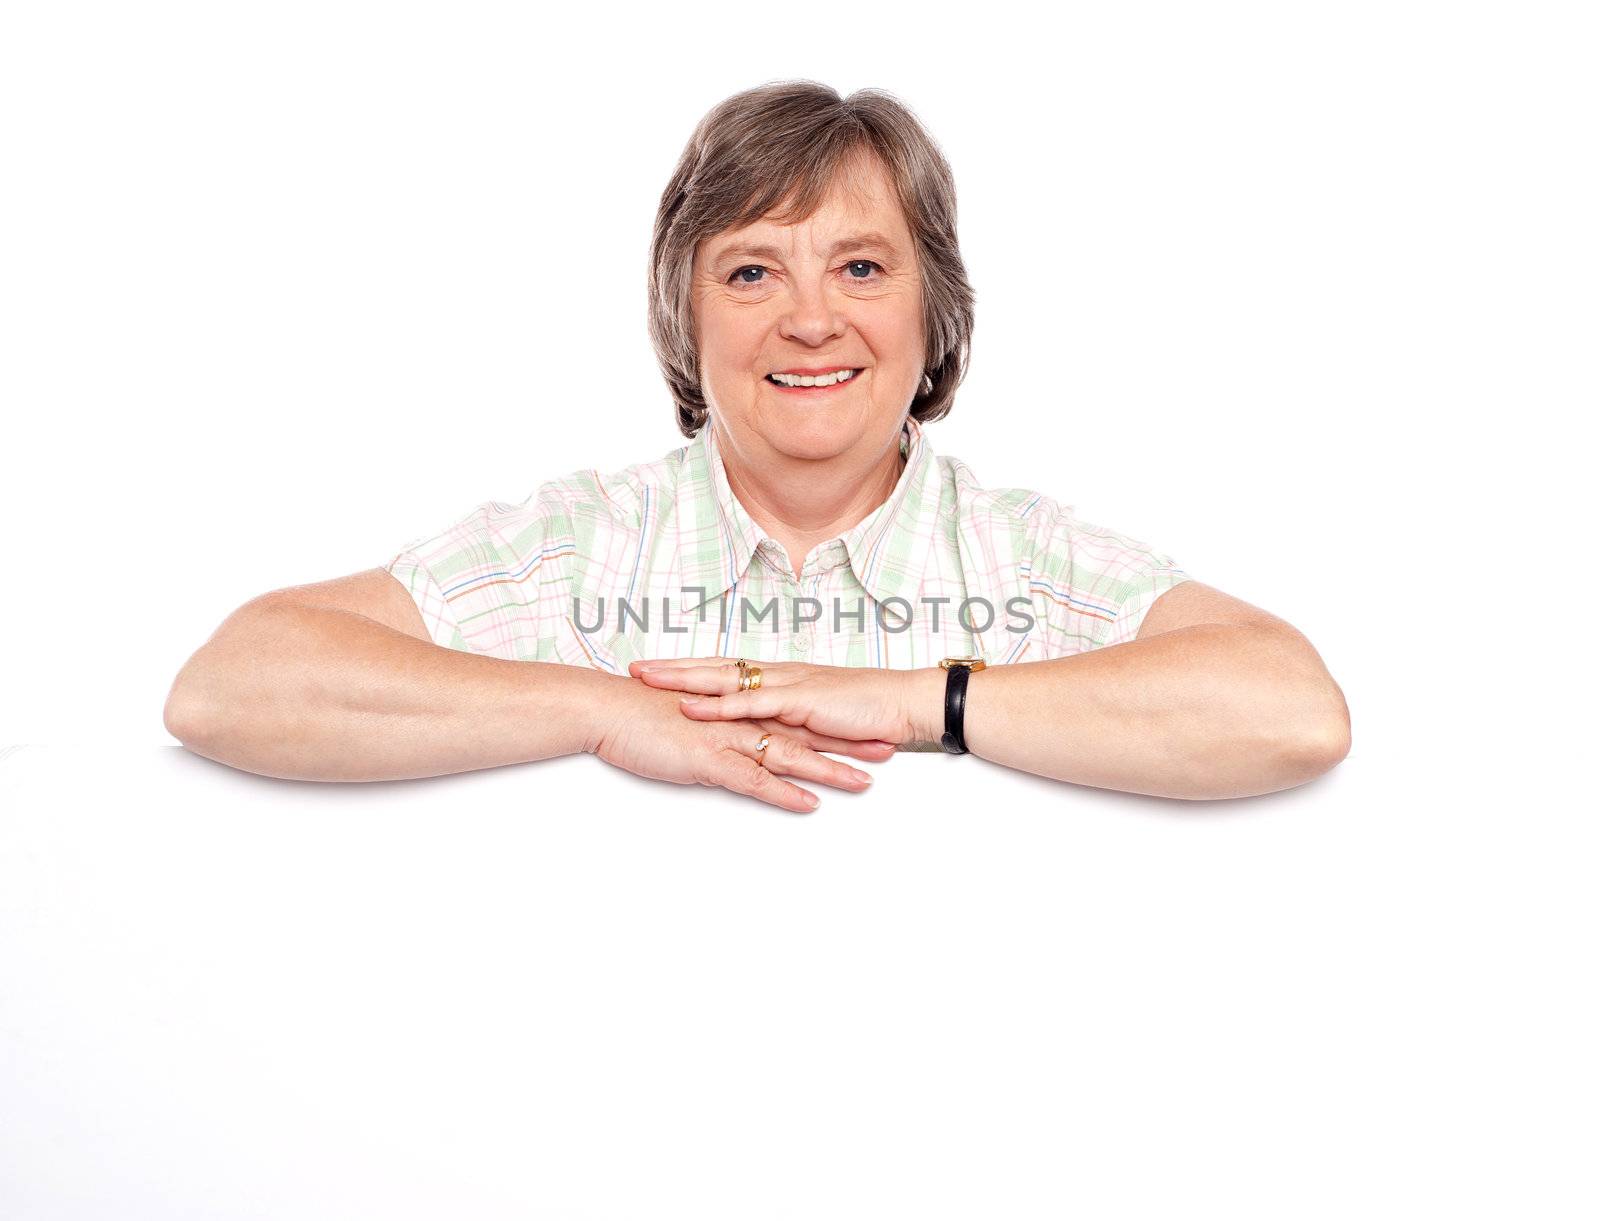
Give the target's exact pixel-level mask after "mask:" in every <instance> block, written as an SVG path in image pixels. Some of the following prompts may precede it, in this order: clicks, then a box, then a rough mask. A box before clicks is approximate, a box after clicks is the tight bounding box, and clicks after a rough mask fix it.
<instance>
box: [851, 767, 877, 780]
mask: <svg viewBox="0 0 1600 1221" xmlns="http://www.w3.org/2000/svg"><path fill="white" fill-rule="evenodd" d="M850 774H851V775H852V776H854V777H855V778H856V779H857V780H859V781H861V783H862V784H871V783H872V777H871V776H869V775H867V773H866V772H860V771H857V770H856V769H855V768H853V767H852V768H851V769H850Z"/></svg>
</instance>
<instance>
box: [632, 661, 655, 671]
mask: <svg viewBox="0 0 1600 1221" xmlns="http://www.w3.org/2000/svg"><path fill="white" fill-rule="evenodd" d="M633 664H634V665H636V666H638V667H639V669H641V670H654V669H655V668H656V663H655V662H653V661H636V662H634V663H633Z"/></svg>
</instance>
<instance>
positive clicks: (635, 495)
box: [385, 416, 1189, 674]
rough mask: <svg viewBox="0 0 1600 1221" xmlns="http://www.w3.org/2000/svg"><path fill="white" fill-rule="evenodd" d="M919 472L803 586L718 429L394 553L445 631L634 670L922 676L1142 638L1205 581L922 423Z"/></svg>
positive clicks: (836, 546) (524, 655)
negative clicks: (742, 495)
mask: <svg viewBox="0 0 1600 1221" xmlns="http://www.w3.org/2000/svg"><path fill="white" fill-rule="evenodd" d="M900 452H901V454H902V455H903V456H904V457H905V459H906V461H905V465H904V467H903V469H902V470H901V472H900V478H899V481H898V482H897V483H896V485H895V488H894V491H893V492H892V493H891V494H890V496H889V498H888V499H887V500H886V501H884V503H883V504H881V505H880V506H878V508H877V509H875V510H873V512H872V513H870V514H868V515H867V517H866V518H865V519H864V520H862V521H861V522H860V523H858V524H857V525H856V526H854V527H853V528H852V529H850V530H847V531H846V532H845V533H844V534H842V535H840V536H839V537H837V538H835V539H832V540H831V541H829V542H826V543H822V544H819V545H818V546H816V547H814V548H813V549H812V550H811V553H810V554H809V555H807V556H806V559H805V565H804V567H803V569H802V571H801V573H800V576H799V579H798V580H797V579H796V578H795V574H794V569H793V567H792V565H791V564H790V562H789V558H788V556H787V555H786V554H785V551H784V549H783V546H782V545H781V544H780V543H778V542H777V541H776V540H775V539H772V538H769V537H768V536H767V534H766V532H765V531H764V530H762V529H761V527H760V526H758V525H757V524H756V523H755V521H754V520H753V519H752V518H751V516H750V515H749V513H748V512H746V511H745V508H744V506H743V505H742V504H740V503H739V501H738V500H737V499H736V498H735V497H734V496H733V494H732V493H731V492H730V490H729V487H728V480H727V475H726V473H725V471H724V469H723V466H722V460H721V458H720V456H719V455H718V452H717V446H716V438H715V436H714V435H713V432H712V429H711V427H710V426H709V425H708V426H707V427H705V428H702V429H701V430H700V432H699V433H698V434H697V435H696V436H695V438H694V440H693V441H692V442H691V443H689V444H688V445H686V446H684V447H683V448H681V449H677V450H674V451H672V452H671V453H669V454H667V455H666V456H665V457H663V458H661V459H659V460H657V461H655V462H646V463H640V464H638V465H634V466H630V467H626V468H624V469H623V470H620V471H617V472H615V473H612V474H601V473H600V472H599V471H597V470H581V471H574V472H572V473H571V474H569V475H565V476H563V477H560V478H557V479H551V480H549V481H547V482H545V483H542V484H540V485H539V486H538V488H537V489H536V490H535V491H534V492H532V493H531V494H530V495H529V496H528V497H527V499H525V500H523V501H522V502H521V503H520V504H503V503H501V502H499V501H493V500H491V501H486V502H485V503H483V504H480V505H479V506H478V507H477V508H476V509H474V510H473V511H472V512H471V513H470V514H468V515H467V516H466V517H465V518H464V519H462V520H461V521H458V522H457V523H455V524H454V525H451V526H448V527H446V528H445V529H443V530H441V531H439V532H438V533H436V534H433V535H430V536H427V537H424V538H420V539H417V540H416V541H414V542H412V543H410V544H408V545H407V546H406V547H405V548H404V549H402V550H401V551H400V553H399V554H398V555H396V556H394V558H393V559H391V560H389V562H388V563H387V564H386V565H385V567H386V568H387V570H388V571H389V572H390V573H392V574H393V575H394V577H395V578H396V579H397V580H398V581H399V582H400V583H401V584H402V585H404V586H405V587H406V589H407V590H409V591H410V593H411V596H412V598H413V599H414V600H415V601H416V604H417V607H418V609H419V610H420V611H421V613H422V619H423V622H424V623H425V624H426V625H427V628H428V632H429V634H430V635H431V636H432V638H433V641H434V643H435V644H439V645H442V646H444V647H446V648H451V649H461V650H465V651H468V652H473V653H483V654H486V655H489V656H492V657H501V658H506V659H508V660H513V661H553V662H562V663H565V664H567V665H579V666H593V667H596V668H598V669H601V670H604V671H607V672H609V673H613V674H626V673H627V665H628V662H629V661H631V660H633V659H635V658H656V657H702V656H713V655H722V656H730V657H735V656H737V657H746V658H749V659H750V660H751V661H807V662H815V663H818V664H822V665H834V666H879V667H889V668H893V669H914V668H919V667H925V666H933V665H937V664H938V662H939V659H940V658H942V657H954V656H980V657H982V658H984V660H985V661H987V662H988V663H989V664H991V665H995V664H1006V663H1009V662H1016V661H1039V660H1043V659H1046V658H1055V657H1065V656H1070V655H1072V654H1074V653H1081V652H1084V651H1085V650H1088V649H1097V648H1103V647H1105V646H1106V645H1114V644H1121V643H1123V642H1125V641H1129V640H1132V639H1133V638H1134V635H1135V633H1137V632H1138V630H1139V624H1140V622H1141V621H1142V620H1143V619H1144V615H1145V612H1146V611H1147V610H1148V609H1149V608H1150V605H1151V603H1153V602H1154V601H1155V600H1156V598H1157V597H1159V596H1160V595H1161V594H1162V593H1164V592H1166V591H1167V590H1168V589H1170V588H1172V586H1174V585H1176V584H1178V583H1179V582H1180V581H1185V580H1188V579H1189V578H1188V576H1187V574H1186V573H1184V572H1183V571H1182V570H1181V569H1180V568H1178V567H1177V565H1176V563H1175V562H1174V561H1173V559H1172V557H1170V556H1168V555H1164V554H1162V553H1161V552H1159V551H1156V550H1154V549H1152V548H1151V547H1149V546H1147V545H1146V544H1145V543H1143V542H1140V541H1139V540H1137V539H1133V538H1130V537H1128V536H1126V535H1122V534H1117V533H1114V532H1113V531H1111V530H1108V529H1104V528H1102V527H1100V526H1097V525H1094V524H1092V523H1090V522H1087V521H1083V520H1080V519H1079V518H1077V517H1076V516H1074V514H1073V506H1072V505H1062V504H1058V503H1057V502H1056V501H1054V500H1051V499H1050V498H1049V497H1047V496H1043V495H1041V494H1040V493H1038V492H1031V491H1027V490H1026V489H1022V488H991V489H984V488H982V487H980V486H979V485H978V481H977V479H976V477H975V476H974V475H973V473H972V471H971V469H970V468H968V467H967V466H966V464H965V463H963V462H961V461H960V460H958V459H956V458H949V457H938V456H936V455H935V454H934V453H933V451H932V449H931V448H930V447H929V445H928V441H927V438H926V436H925V435H924V430H923V428H922V426H921V425H920V424H919V423H918V422H917V421H916V420H914V419H912V418H910V417H909V416H908V417H907V418H906V421H905V425H904V427H903V428H902V430H901V435H900Z"/></svg>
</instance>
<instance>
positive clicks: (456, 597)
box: [384, 494, 573, 661]
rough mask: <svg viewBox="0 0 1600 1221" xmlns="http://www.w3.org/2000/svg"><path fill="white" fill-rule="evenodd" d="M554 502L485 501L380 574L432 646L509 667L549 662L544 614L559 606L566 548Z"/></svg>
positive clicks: (557, 611)
mask: <svg viewBox="0 0 1600 1221" xmlns="http://www.w3.org/2000/svg"><path fill="white" fill-rule="evenodd" d="M559 508H560V505H559V499H558V498H554V497H551V496H545V495H539V494H535V495H533V496H530V497H529V498H528V499H527V500H525V501H523V502H522V503H521V504H515V505H511V504H502V503H501V502H499V501H494V500H490V501H485V502H484V503H482V504H480V505H478V506H477V507H476V508H475V509H474V510H473V511H472V512H471V513H469V514H467V515H466V516H465V517H464V518H462V519H461V520H460V521H457V522H455V523H454V524H452V525H450V526H447V527H445V528H444V529H443V530H440V531H438V532H437V533H435V534H433V535H431V536H429V537H425V538H420V539H417V540H415V541H413V542H411V543H409V544H407V545H406V546H405V547H403V548H402V549H401V550H400V552H399V553H398V554H397V555H395V556H394V558H392V559H391V560H390V561H389V562H388V563H387V564H386V565H384V567H385V568H387V569H388V571H389V572H390V573H391V574H392V575H393V576H394V578H395V579H396V580H397V581H399V582H400V584H401V585H403V586H405V588H406V590H407V591H408V592H409V593H410V594H411V597H412V600H413V601H415V602H416V604H417V610H418V611H419V612H420V613H421V615H422V621H423V623H424V624H426V625H427V628H428V634H429V636H430V637H431V638H432V640H433V642H434V643H435V644H437V645H440V646H442V647H444V648H447V649H459V650H461V651H463V652H468V653H481V654H484V655H485V656H489V657H501V658H504V659H506V660H509V661H535V660H542V659H545V658H547V657H549V656H551V654H552V652H553V645H552V643H551V641H552V640H553V633H552V632H551V631H549V630H547V625H548V624H550V623H551V622H552V616H556V617H559V615H560V614H561V613H562V609H563V607H564V605H565V602H566V597H565V592H564V591H565V589H566V582H567V578H568V572H567V562H568V559H569V557H570V556H571V555H572V552H573V547H572V541H571V539H570V537H561V536H560V533H561V532H560V528H559V520H558V519H560V520H564V515H562V514H561V513H560V511H559Z"/></svg>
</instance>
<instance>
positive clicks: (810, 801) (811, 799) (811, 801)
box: [806, 793, 817, 810]
mask: <svg viewBox="0 0 1600 1221" xmlns="http://www.w3.org/2000/svg"><path fill="white" fill-rule="evenodd" d="M806 807H807V808H808V809H812V810H814V809H816V808H817V795H816V794H815V793H807V794H806Z"/></svg>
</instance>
